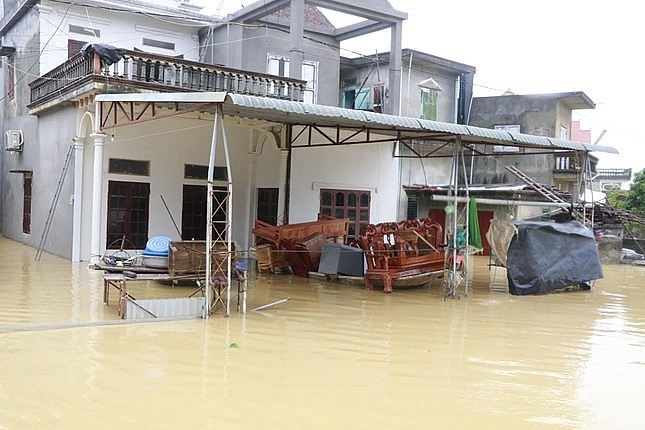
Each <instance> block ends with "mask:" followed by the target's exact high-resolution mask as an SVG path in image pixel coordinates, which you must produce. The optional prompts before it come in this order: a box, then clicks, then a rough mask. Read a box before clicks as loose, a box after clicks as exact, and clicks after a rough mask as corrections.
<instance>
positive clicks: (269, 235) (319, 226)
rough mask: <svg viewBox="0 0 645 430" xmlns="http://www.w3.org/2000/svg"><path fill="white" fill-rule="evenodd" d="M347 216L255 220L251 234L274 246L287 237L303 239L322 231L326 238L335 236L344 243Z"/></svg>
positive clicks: (347, 225)
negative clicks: (273, 222) (296, 220)
mask: <svg viewBox="0 0 645 430" xmlns="http://www.w3.org/2000/svg"><path fill="white" fill-rule="evenodd" d="M348 228H349V218H329V217H327V216H324V215H322V214H318V220H317V221H311V222H301V223H296V224H284V225H278V226H276V225H271V224H268V223H266V222H263V221H260V220H255V223H254V225H253V234H255V236H256V240H257V239H258V238H262V239H264V240H266V241H268V242H270V243H273V244H274V245H276V246H279V245H280V242H281V241H283V240H288V239H294V240H298V239H303V238H305V237H309V236H311V235H313V234H315V233H324V234H325V236H326V237H327V238H336V241H338V242H339V243H346V241H347V230H348Z"/></svg>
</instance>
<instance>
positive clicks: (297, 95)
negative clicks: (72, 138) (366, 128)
mask: <svg viewBox="0 0 645 430" xmlns="http://www.w3.org/2000/svg"><path fill="white" fill-rule="evenodd" d="M124 52H125V53H124V55H123V57H122V58H121V59H120V60H119V61H117V62H116V63H114V64H111V65H109V66H103V65H102V64H101V59H100V57H99V56H98V54H96V53H95V54H94V55H93V56H86V55H83V54H80V53H79V54H76V55H75V56H74V57H72V58H70V59H69V60H67V61H66V62H65V63H63V64H61V65H60V66H58V67H56V68H55V69H53V70H51V71H50V72H48V73H46V74H44V75H43V76H41V77H39V78H37V79H35V80H34V81H32V82H31V83H29V87H30V106H29V107H30V108H33V107H36V106H38V105H41V104H43V103H46V102H48V101H50V100H53V99H56V98H58V97H63V96H65V95H66V94H72V93H73V92H74V91H75V90H77V89H78V88H82V87H83V86H84V85H86V84H88V83H90V82H97V83H102V84H105V83H107V84H108V85H110V84H113V85H121V86H122V85H129V86H131V87H132V88H131V89H128V91H132V90H135V91H136V89H147V90H158V91H164V92H168V91H226V92H231V93H240V94H251V95H256V96H263V97H271V98H279V99H286V100H294V101H303V99H304V90H305V86H306V82H305V81H301V80H298V79H291V78H285V77H280V76H273V75H267V74H261V73H251V72H246V71H243V70H236V69H230V68H227V67H221V66H214V65H210V64H205V63H199V62H195V61H188V60H181V59H178V58H174V57H165V56H161V55H155V54H149V53H145V52H136V51H124Z"/></svg>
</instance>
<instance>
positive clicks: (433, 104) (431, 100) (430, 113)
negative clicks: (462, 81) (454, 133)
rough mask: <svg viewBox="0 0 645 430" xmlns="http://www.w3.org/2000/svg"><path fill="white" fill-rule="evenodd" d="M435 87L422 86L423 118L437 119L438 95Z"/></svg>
mask: <svg viewBox="0 0 645 430" xmlns="http://www.w3.org/2000/svg"><path fill="white" fill-rule="evenodd" d="M438 96H439V92H438V91H437V90H435V89H430V88H421V115H420V117H421V119H430V120H433V121H436V120H437V97H438Z"/></svg>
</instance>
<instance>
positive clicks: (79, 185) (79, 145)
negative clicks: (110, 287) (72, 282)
mask: <svg viewBox="0 0 645 430" xmlns="http://www.w3.org/2000/svg"><path fill="white" fill-rule="evenodd" d="M72 140H73V142H74V208H73V220H72V262H73V263H77V262H79V261H81V219H82V218H81V217H82V216H83V148H84V146H85V138H83V137H78V136H76V137H74V139H72Z"/></svg>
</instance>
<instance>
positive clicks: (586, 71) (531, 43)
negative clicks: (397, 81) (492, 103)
mask: <svg viewBox="0 0 645 430" xmlns="http://www.w3.org/2000/svg"><path fill="white" fill-rule="evenodd" d="M193 3H195V4H202V5H208V6H207V8H206V9H204V10H203V11H202V12H205V13H211V14H215V13H217V12H218V11H219V15H225V14H227V13H231V12H234V11H235V10H238V9H240V8H241V7H242V5H243V4H246V5H249V4H251V3H253V2H252V1H251V0H193ZM390 4H391V5H392V6H393V7H394V8H395V9H397V10H400V11H402V12H406V13H407V14H408V19H407V20H406V21H404V24H403V48H411V49H416V50H419V51H422V52H426V53H428V54H433V55H437V56H440V57H444V58H447V59H449V60H453V61H458V62H461V63H464V64H468V65H470V66H474V67H476V69H477V73H476V75H475V87H474V92H475V96H491V95H500V94H502V93H503V92H504V91H506V90H507V89H510V90H511V91H513V92H514V93H515V94H536V93H555V92H569V91H583V92H584V93H586V94H587V95H588V96H589V97H590V98H591V100H593V101H594V102H595V103H596V108H595V109H593V110H580V111H576V112H574V119H579V120H580V121H581V126H582V128H583V129H591V135H592V142H593V141H595V140H596V139H598V137H599V136H600V135H601V133H602V131H603V130H606V133H605V134H604V136H603V137H602V139H601V140H600V141H599V143H601V144H603V145H609V146H613V147H615V148H617V149H618V150H619V151H620V153H621V154H620V155H619V156H612V155H608V154H601V153H599V154H596V155H597V156H598V157H599V159H600V162H599V166H598V167H601V168H608V167H631V168H632V169H633V170H634V173H635V172H638V171H640V170H642V169H644V168H645V129H643V128H642V127H640V125H641V124H643V123H645V120H644V119H643V117H642V112H643V108H642V106H643V101H645V99H644V98H643V94H644V93H645V86H644V85H643V84H642V83H641V82H640V80H641V76H642V73H643V71H642V67H641V65H642V64H643V59H642V55H643V54H642V49H643V48H642V46H641V45H640V44H641V43H642V40H643V36H642V29H643V26H644V24H643V22H642V18H641V14H640V12H639V11H637V10H636V8H637V4H638V3H637V2H633V1H627V0H614V1H612V2H598V1H588V0H542V1H540V2H524V1H517V0H462V1H460V2H448V1H445V2H430V1H422V0H390ZM342 48H346V49H349V50H351V51H352V52H357V53H361V54H365V55H369V54H373V53H375V52H376V50H379V51H380V52H383V51H389V31H383V32H380V33H378V34H376V35H371V36H369V37H368V38H363V39H362V40H359V41H353V42H349V43H346V44H343V45H342ZM341 54H342V55H346V56H352V55H351V52H349V51H343V52H341Z"/></svg>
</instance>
